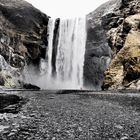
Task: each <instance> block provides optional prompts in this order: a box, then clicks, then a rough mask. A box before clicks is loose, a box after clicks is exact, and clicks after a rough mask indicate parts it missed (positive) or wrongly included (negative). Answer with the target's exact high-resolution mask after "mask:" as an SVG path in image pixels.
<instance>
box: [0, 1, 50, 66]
mask: <svg viewBox="0 0 140 140" xmlns="http://www.w3.org/2000/svg"><path fill="white" fill-rule="evenodd" d="M48 19H49V17H48V16H46V15H45V14H43V13H42V12H40V11H39V10H38V9H36V8H34V7H33V6H32V5H31V4H29V3H28V2H26V1H24V0H0V54H1V55H2V56H4V58H5V60H6V61H9V56H11V59H12V60H13V61H11V63H12V64H11V65H13V66H15V67H24V65H22V64H20V62H21V63H23V64H24V63H25V60H28V62H31V61H34V60H40V57H43V56H44V54H43V55H42V48H43V46H46V45H47V38H46V35H47V24H48ZM12 54H14V55H12ZM17 55H19V56H21V57H22V58H23V59H18V60H20V62H18V64H19V66H18V64H17V61H16V60H15V59H17V58H15V57H14V56H17ZM14 60H15V61H14Z"/></svg>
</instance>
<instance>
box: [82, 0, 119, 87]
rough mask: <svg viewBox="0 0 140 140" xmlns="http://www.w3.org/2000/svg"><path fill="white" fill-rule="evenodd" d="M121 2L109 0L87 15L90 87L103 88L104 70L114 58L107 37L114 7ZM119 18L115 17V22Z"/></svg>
mask: <svg viewBox="0 0 140 140" xmlns="http://www.w3.org/2000/svg"><path fill="white" fill-rule="evenodd" d="M119 5H120V3H119V2H116V0H113V1H109V2H107V3H105V4H103V5H102V6H100V7H99V8H98V9H97V10H95V11H94V12H92V13H90V14H88V15H87V42H86V54H85V66H84V77H85V85H86V87H89V88H92V89H93V88H95V89H101V85H102V82H103V79H104V72H105V71H106V69H107V68H108V65H109V63H110V60H111V58H112V50H111V47H110V46H109V43H108V39H107V32H108V30H109V29H108V28H109V26H111V25H109V24H108V23H109V22H110V21H111V20H112V16H114V9H115V8H116V7H119ZM116 20H117V19H113V23H115V22H116ZM113 23H112V24H113Z"/></svg>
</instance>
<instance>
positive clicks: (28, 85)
mask: <svg viewBox="0 0 140 140" xmlns="http://www.w3.org/2000/svg"><path fill="white" fill-rule="evenodd" d="M23 88H24V89H30V90H40V87H38V86H36V85H32V84H28V83H25V84H23Z"/></svg>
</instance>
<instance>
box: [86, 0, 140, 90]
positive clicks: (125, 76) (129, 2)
mask: <svg viewBox="0 0 140 140" xmlns="http://www.w3.org/2000/svg"><path fill="white" fill-rule="evenodd" d="M139 13H140V1H139V0H117V1H114V0H113V1H109V2H107V3H105V4H104V5H102V6H101V7H99V8H98V9H97V10H96V11H95V12H93V13H90V14H89V15H88V16H87V25H88V39H87V53H86V54H87V55H86V57H87V58H89V60H88V59H87V60H86V65H87V66H88V67H87V68H86V67H85V69H86V72H88V73H89V76H88V77H87V80H88V79H90V80H89V81H90V83H93V86H94V85H96V84H97V85H99V87H100V86H101V85H102V84H103V86H102V88H103V89H119V88H134V89H136V88H139V83H140V82H139V78H140V64H139V62H140V59H139V57H140V50H139V49H140V47H139V46H140V41H139V37H140V32H139V30H140V15H139ZM90 32H91V33H90ZM88 50H89V51H88ZM99 52H100V53H99ZM99 54H100V55H99ZM109 58H110V59H112V61H111V64H110V66H109V68H108V69H107V71H106V68H107V67H108V65H109V63H108V62H109ZM103 60H104V61H103ZM105 71H106V72H105ZM104 72H105V74H104ZM96 75H97V78H95V77H96ZM104 76H105V78H104ZM103 79H104V82H103V83H102V82H100V81H103Z"/></svg>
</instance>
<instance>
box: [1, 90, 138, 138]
mask: <svg viewBox="0 0 140 140" xmlns="http://www.w3.org/2000/svg"><path fill="white" fill-rule="evenodd" d="M62 93H63V92H62ZM9 94H16V95H19V96H22V97H24V98H26V99H27V100H28V102H27V103H26V104H24V105H23V106H22V108H21V109H20V112H19V113H17V114H12V113H3V114H0V140H140V112H139V111H140V96H139V94H138V93H136V94H131V93H130V94H129V93H127V94H117V93H113V94H110V93H92V92H90V93H89V92H88V93H86V92H83V93H82V92H72V93H70V91H69V94H67V93H65V94H58V93H57V92H56V91H36V92H33V91H21V92H18V93H9Z"/></svg>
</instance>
